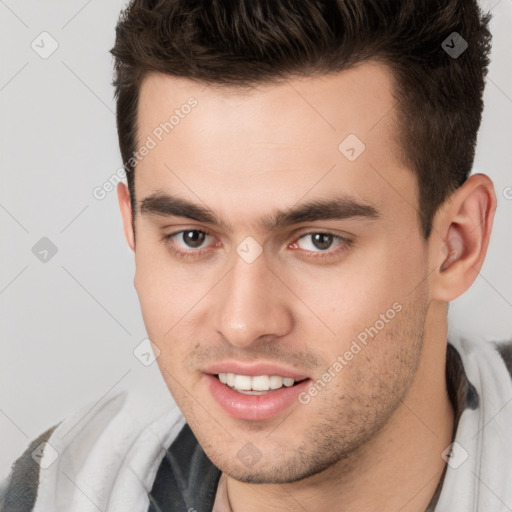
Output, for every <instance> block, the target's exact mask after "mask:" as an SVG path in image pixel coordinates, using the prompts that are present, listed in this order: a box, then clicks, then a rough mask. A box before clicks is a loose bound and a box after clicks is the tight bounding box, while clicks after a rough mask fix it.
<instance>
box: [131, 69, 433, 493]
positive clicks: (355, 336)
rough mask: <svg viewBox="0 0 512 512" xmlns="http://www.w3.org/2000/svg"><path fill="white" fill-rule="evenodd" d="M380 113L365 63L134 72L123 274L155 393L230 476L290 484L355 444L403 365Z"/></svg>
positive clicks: (416, 248)
mask: <svg viewBox="0 0 512 512" xmlns="http://www.w3.org/2000/svg"><path fill="white" fill-rule="evenodd" d="M185 105H189V107H185ZM394 108H395V107H394V100H393V97H392V91H391V80H390V76H389V75H388V73H387V71H386V69H385V68H383V67H381V66H379V65H377V64H371V63H364V64H362V65H360V66H359V67H358V68H356V69H353V70H349V71H344V72H341V73H338V74H333V75H330V76H324V77H315V78H309V79H291V80H289V81H288V82H286V83H283V84H279V85H271V86H264V87H259V88H256V89H254V90H252V91H249V90H240V89H238V90H237V89H232V90H227V89H221V88H213V87H206V86H205V85H204V84H196V83H193V82H191V81H188V80H184V79H178V78H173V77H166V76H163V75H157V74H154V75H150V76H149V77H148V78H147V79H146V81H145V82H144V84H143V87H142V89H141V92H140V104H139V129H138V130H139V131H138V136H139V140H138V146H137V148H139V147H140V146H141V145H143V144H146V143H148V142H149V139H148V136H149V137H150V138H151V139H152V141H153V143H151V142H149V143H148V144H147V146H148V147H150V146H151V147H150V149H149V151H148V152H147V153H148V154H147V156H145V157H144V158H143V159H142V161H141V162H140V163H139V164H138V166H137V169H136V174H135V192H136V194H135V195H136V199H137V212H136V216H135V218H136V221H135V222H136V251H135V256H136V277H135V286H136V289H137V292H138V295H139V298H140V302H141V307H142V313H143V317H144V322H145V325H146V328H147V331H148V335H149V337H150V339H151V340H152V341H153V343H154V344H155V345H157V347H158V348H159V350H160V355H159V357H158V359H157V361H158V364H159V367H160V370H161V372H162V375H163V377H164V379H165V382H166V383H167V385H168V387H169V390H170V391H171V393H172V395H173V397H174V399H175V401H176V403H177V404H178V406H179V407H180V409H181V410H182V412H183V413H184V415H185V418H186V420H187V422H188V423H189V425H190V427H191V428H192V430H193V432H194V433H195V435H196V437H197V438H198V440H199V442H200V444H201V445H202V447H203V448H204V450H205V452H206V454H207V455H208V456H209V457H210V458H211V460H212V461H213V462H214V463H215V464H216V465H217V466H218V467H219V468H220V469H221V470H222V471H224V472H226V473H228V474H230V475H231V476H233V477H234V478H237V479H239V480H243V481H251V482H261V483H262V482H275V483H283V482H290V481H295V480H298V479H301V478H303V477H305V476H308V475H312V474H315V473H318V472H319V471H321V470H323V469H325V468H327V467H328V466H330V465H331V464H333V463H335V462H336V461H339V460H341V459H343V458H345V457H346V456H347V455H348V454H349V453H351V452H353V451H354V450H355V449H357V448H359V447H364V446H367V445H368V444H365V443H366V441H369V440H370V439H372V438H375V436H376V435H378V433H379V432H382V431H383V428H385V426H386V425H388V426H389V424H390V422H391V421H392V420H393V418H395V417H396V416H397V415H398V414H399V411H400V409H401V407H402V399H403V398H404V397H405V396H406V395H407V393H408V391H409V389H410V388H411V383H412V382H413V377H414V376H415V374H416V372H417V370H418V368H421V364H420V363H421V357H420V355H421V349H422V342H423V331H424V327H425V318H426V314H427V309H428V305H429V299H428V297H429V295H428V283H427V281H426V279H425V277H426V275H427V259H426V245H425V244H424V242H423V240H422V237H421V233H420V229H419V223H418V218H417V211H416V208H417V205H418V191H417V185H416V179H415V177H414V175H413V173H412V172H411V171H410V170H409V169H408V168H407V167H406V166H405V165H404V164H403V163H402V161H401V159H400V157H399V148H398V145H397V142H396V134H397V131H396V125H395V122H394V119H395V111H394ZM176 110H177V112H175V111H176ZM173 115H174V116H175V117H174V118H173V119H172V121H171V124H168V125H165V124H164V125H163V126H165V129H164V128H162V126H161V123H165V122H169V120H170V118H171V116H173ZM166 131H167V132H168V133H166ZM351 134H353V135H351ZM354 135H355V136H356V137H357V138H356V137H355V136H354ZM347 137H348V139H347ZM160 139H161V140H160ZM358 139H359V141H358ZM361 142H362V143H364V145H365V149H364V151H362V149H363V146H362V145H361ZM340 143H341V145H340ZM153 146H154V147H153ZM166 196H173V197H174V198H175V199H180V200H181V201H182V202H183V201H186V202H188V203H193V204H194V205H197V207H198V208H200V209H207V210H209V211H210V214H211V215H210V216H211V218H210V219H207V218H205V217H204V216H203V217H199V216H198V215H197V214H198V212H197V210H196V211H194V212H191V211H190V210H189V211H188V213H185V211H184V210H183V209H182V207H183V203H182V202H178V201H169V200H168V198H166ZM324 201H332V202H333V206H334V207H333V208H332V209H331V210H332V211H331V214H332V215H330V216H327V215H326V211H327V209H326V208H325V207H321V208H320V209H318V208H317V209H316V210H315V209H314V208H309V209H308V210H307V211H304V212H303V215H295V216H290V215H286V214H287V213H289V212H290V211H291V210H296V209H299V208H301V207H303V206H304V205H306V204H309V205H310V204H311V203H319V202H324ZM343 201H345V203H344V202H343ZM354 203H357V204H359V205H361V206H360V207H358V206H357V205H354ZM141 205H143V206H144V207H143V208H142V210H143V211H142V213H141V211H140V207H141ZM180 212H181V213H182V214H183V215H181V216H180V215H179V213H180ZM171 213H172V214H173V215H170V214H171ZM192 217H193V218H192ZM214 221H221V222H214ZM171 235H173V236H172V237H171ZM336 363H338V364H336ZM265 365H266V366H265ZM228 373H234V374H239V375H242V376H244V375H245V377H241V378H238V377H235V378H234V385H235V386H238V387H239V388H240V387H242V388H243V387H244V386H246V385H247V383H249V385H251V386H252V389H253V388H255V387H256V388H257V387H260V386H261V387H262V388H265V387H267V388H268V387H269V386H270V385H272V386H274V387H278V386H282V387H280V389H271V390H269V391H259V392H258V391H256V392H255V391H254V390H253V391H252V392H250V393H248V392H247V391H245V392H242V391H236V390H233V389H231V387H229V386H228V385H227V384H224V383H222V382H221V381H220V380H219V377H218V376H217V375H218V374H228ZM326 374H327V377H326ZM251 375H252V376H261V377H262V378H258V379H249V380H248V378H247V376H251ZM287 375H288V376H291V377H295V380H296V381H301V382H299V383H296V384H295V385H294V386H291V387H288V385H287V384H290V381H287V380H286V381H283V380H281V379H276V378H273V379H270V378H267V377H272V376H273V377H280V376H281V377H285V376H287ZM329 376H330V378H329ZM221 377H222V379H223V380H226V379H233V377H231V376H227V375H221ZM303 379H306V380H303ZM229 382H230V383H231V384H233V381H232V380H230V381H228V383H229ZM285 384H286V385H285ZM315 390H316V391H315ZM251 393H252V394H251Z"/></svg>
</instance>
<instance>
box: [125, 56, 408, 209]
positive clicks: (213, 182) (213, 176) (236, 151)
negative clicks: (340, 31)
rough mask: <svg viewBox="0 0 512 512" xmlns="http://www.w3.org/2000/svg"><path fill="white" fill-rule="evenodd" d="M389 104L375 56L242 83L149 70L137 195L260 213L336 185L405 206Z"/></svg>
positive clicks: (404, 176)
mask: <svg viewBox="0 0 512 512" xmlns="http://www.w3.org/2000/svg"><path fill="white" fill-rule="evenodd" d="M395 109H396V105H395V100H394V97H393V88H392V77H391V75H390V72H389V70H388V69H387V68H386V67H384V66H383V65H380V64H377V63H373V62H365V63H362V64H361V65H359V66H357V67H355V68H352V69H349V70H346V71H342V72H339V73H333V74H330V75H323V76H313V77H307V78H291V79H289V80H287V81H285V82H283V83H278V84H267V85H260V86H256V87H253V88H244V89H242V88H237V87H220V86H211V85H209V86H207V85H205V84H203V83H196V82H193V81H190V80H187V79H183V78H176V77H169V76H165V75H162V74H156V73H154V74H150V75H148V76H147V77H146V79H145V80H144V82H143V84H142V87H141V90H140V97H139V110H138V132H137V138H138V141H137V148H136V149H138V148H140V147H142V146H143V145H147V146H148V147H149V146H151V149H150V150H149V151H147V152H146V153H147V154H146V156H145V157H144V158H142V159H141V160H140V161H139V163H138V164H137V168H136V173H135V183H136V186H135V189H136V195H137V196H138V197H137V199H140V198H143V197H144V196H147V195H148V194H151V193H154V192H155V191H158V190H164V191H170V192H172V193H173V194H176V193H178V194H180V195H182V196H186V197H188V198H191V199H192V198H193V199H195V200H197V199H198V198H200V199H201V200H208V202H209V205H210V206H212V207H214V206H218V207H219V208H227V207H228V206H233V207H239V208H242V207H245V209H246V210H249V209H250V208H251V206H254V207H255V211H256V209H258V210H259V211H261V213H262V214H263V213H264V212H263V211H264V210H265V208H272V206H273V205H274V204H275V203H276V202H277V201H279V202H280V203H281V204H280V206H283V204H284V205H285V206H286V205H287V204H290V205H291V204H293V203H295V202H296V201H298V200H300V198H301V197H304V196H305V195H309V196H310V197H309V198H312V197H311V196H315V195H316V196H319V195H322V194H325V193H328V192H332V191H333V189H336V190H337V191H339V192H342V193H350V194H351V195H353V196H355V197H359V198H361V199H363V200H366V201H367V202H371V203H373V204H380V205H381V206H382V207H383V209H385V208H386V206H387V207H388V208H390V209H392V208H395V207H396V203H397V201H400V202H403V201H405V202H406V203H409V206H408V208H409V209H410V207H411V205H410V203H411V202H413V203H415V202H416V197H415V196H416V192H415V188H416V181H415V179H414V177H413V175H412V173H411V171H410V170H409V169H408V168H407V167H406V166H405V165H404V163H403V162H402V161H401V159H400V148H399V145H398V142H397V135H398V130H397V126H396V110H395ZM149 141H151V142H149ZM219 191H220V192H222V198H221V197H219V194H218V192H219ZM212 202H213V203H215V204H211V203H212ZM412 213H414V212H412Z"/></svg>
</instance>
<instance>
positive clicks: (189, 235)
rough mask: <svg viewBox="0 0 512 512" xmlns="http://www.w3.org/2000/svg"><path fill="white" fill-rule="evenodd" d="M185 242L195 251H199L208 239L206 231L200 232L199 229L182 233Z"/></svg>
mask: <svg viewBox="0 0 512 512" xmlns="http://www.w3.org/2000/svg"><path fill="white" fill-rule="evenodd" d="M181 236H182V240H183V242H184V243H185V244H186V245H187V246H188V247H191V248H193V249H197V248H198V247H200V246H201V244H202V243H203V242H204V240H205V238H206V233H205V232H204V231H199V230H197V229H193V230H189V231H182V233H181Z"/></svg>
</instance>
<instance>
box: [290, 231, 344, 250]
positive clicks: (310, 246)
mask: <svg viewBox="0 0 512 512" xmlns="http://www.w3.org/2000/svg"><path fill="white" fill-rule="evenodd" d="M299 242H300V243H298V244H297V245H298V246H299V247H300V248H301V249H304V250H306V251H313V252H319V251H320V252H323V251H327V250H328V249H330V248H331V247H332V246H333V244H334V242H338V245H339V244H340V243H343V239H342V238H341V237H340V236H338V235H333V234H331V233H307V234H305V235H303V236H301V237H300V238H299Z"/></svg>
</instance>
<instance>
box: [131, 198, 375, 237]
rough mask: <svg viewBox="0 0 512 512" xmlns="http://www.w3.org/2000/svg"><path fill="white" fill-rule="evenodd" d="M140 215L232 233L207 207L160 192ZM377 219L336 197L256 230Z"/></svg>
mask: <svg viewBox="0 0 512 512" xmlns="http://www.w3.org/2000/svg"><path fill="white" fill-rule="evenodd" d="M140 213H141V215H143V214H146V215H159V216H164V217H185V218H189V219H192V220H195V221H197V222H202V223H205V224H211V225H213V226H217V227H220V228H222V229H224V230H226V231H229V232H231V231H232V227H231V226H230V225H229V224H228V223H227V222H226V221H225V220H224V219H222V218H221V217H220V216H219V215H217V214H215V213H214V212H213V211H212V210H210V209H209V208H208V207H206V206H204V205H201V204H198V203H194V202H191V201H189V200H188V199H185V198H182V197H178V196H173V195H169V194H165V193H162V192H156V193H154V194H151V195H149V196H147V197H145V198H144V199H143V200H142V201H141V202H140ZM380 215H381V214H380V212H379V210H377V208H376V207H375V206H374V205H372V204H370V203H365V202H361V201H359V200H357V199H356V198H354V197H352V196H349V195H347V194H338V195H334V196H329V197H328V198H322V199H315V200H313V201H310V202H307V203H302V204H299V205H297V206H293V207H292V208H290V209H288V210H285V211H283V210H276V212H275V213H273V214H271V215H266V216H263V217H261V218H260V219H258V220H257V221H256V226H258V227H260V228H263V229H266V230H268V231H272V230H276V229H279V228H284V227H288V226H291V225H294V224H299V223H302V222H315V221H323V220H344V219H352V218H355V219H361V220H364V219H366V220H375V219H378V218H379V217H380Z"/></svg>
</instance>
